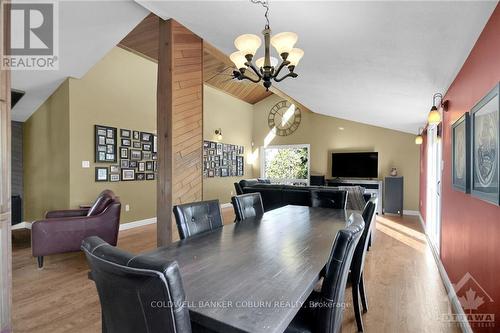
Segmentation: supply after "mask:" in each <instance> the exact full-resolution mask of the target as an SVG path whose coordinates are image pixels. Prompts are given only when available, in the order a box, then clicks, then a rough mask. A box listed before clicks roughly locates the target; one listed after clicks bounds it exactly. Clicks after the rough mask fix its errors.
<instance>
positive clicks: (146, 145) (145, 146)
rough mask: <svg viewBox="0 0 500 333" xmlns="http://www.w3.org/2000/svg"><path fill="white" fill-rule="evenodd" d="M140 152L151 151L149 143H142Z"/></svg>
mask: <svg viewBox="0 0 500 333" xmlns="http://www.w3.org/2000/svg"><path fill="white" fill-rule="evenodd" d="M142 150H144V151H151V144H150V143H143V144H142Z"/></svg>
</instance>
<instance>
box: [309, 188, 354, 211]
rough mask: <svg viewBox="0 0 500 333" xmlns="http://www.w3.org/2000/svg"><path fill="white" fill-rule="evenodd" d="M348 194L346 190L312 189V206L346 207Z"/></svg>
mask: <svg viewBox="0 0 500 333" xmlns="http://www.w3.org/2000/svg"><path fill="white" fill-rule="evenodd" d="M347 194H348V192H347V191H345V190H314V191H311V204H312V207H323V208H335V209H346V205H347Z"/></svg>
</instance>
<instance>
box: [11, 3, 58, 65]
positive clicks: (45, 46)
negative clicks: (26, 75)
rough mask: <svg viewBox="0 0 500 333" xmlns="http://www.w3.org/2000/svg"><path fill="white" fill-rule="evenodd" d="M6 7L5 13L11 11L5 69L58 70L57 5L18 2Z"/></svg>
mask: <svg viewBox="0 0 500 333" xmlns="http://www.w3.org/2000/svg"><path fill="white" fill-rule="evenodd" d="M4 6H6V7H4V10H7V8H9V7H10V17H11V20H10V21H11V26H10V30H11V40H10V42H11V49H10V54H8V55H5V58H4V60H3V63H2V67H4V68H5V67H6V68H9V69H11V70H57V69H58V67H59V62H58V44H59V40H58V30H59V29H58V28H59V26H58V12H57V9H58V8H57V3H56V2H46V1H42V2H27V1H16V2H15V3H10V4H8V3H5V4H4ZM7 6H8V7H7Z"/></svg>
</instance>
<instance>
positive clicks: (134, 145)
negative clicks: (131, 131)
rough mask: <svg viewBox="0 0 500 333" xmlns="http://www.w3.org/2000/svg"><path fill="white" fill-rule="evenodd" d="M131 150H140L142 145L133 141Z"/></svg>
mask: <svg viewBox="0 0 500 333" xmlns="http://www.w3.org/2000/svg"><path fill="white" fill-rule="evenodd" d="M132 148H134V149H141V148H142V144H141V142H140V141H134V142H132Z"/></svg>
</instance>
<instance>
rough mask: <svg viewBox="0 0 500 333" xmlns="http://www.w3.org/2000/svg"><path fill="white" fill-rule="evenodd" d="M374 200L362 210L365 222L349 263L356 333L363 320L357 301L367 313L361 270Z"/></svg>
mask: <svg viewBox="0 0 500 333" xmlns="http://www.w3.org/2000/svg"><path fill="white" fill-rule="evenodd" d="M376 200H377V199H376V198H372V199H370V200H369V201H368V202H367V203H366V205H365V208H364V209H363V214H362V216H363V220H364V221H365V229H364V230H363V233H362V234H361V237H360V239H359V242H358V245H357V246H356V250H355V251H354V256H353V259H352V263H351V275H350V282H351V285H352V303H353V306H354V315H355V317H356V325H357V326H358V332H363V319H362V318H361V310H360V308H359V300H360V299H361V304H362V305H363V312H366V311H368V304H367V301H366V292H365V282H364V276H363V269H364V265H365V255H366V251H367V248H368V243H369V240H370V235H371V228H372V222H373V220H374V218H375V209H376V206H377V205H376Z"/></svg>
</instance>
